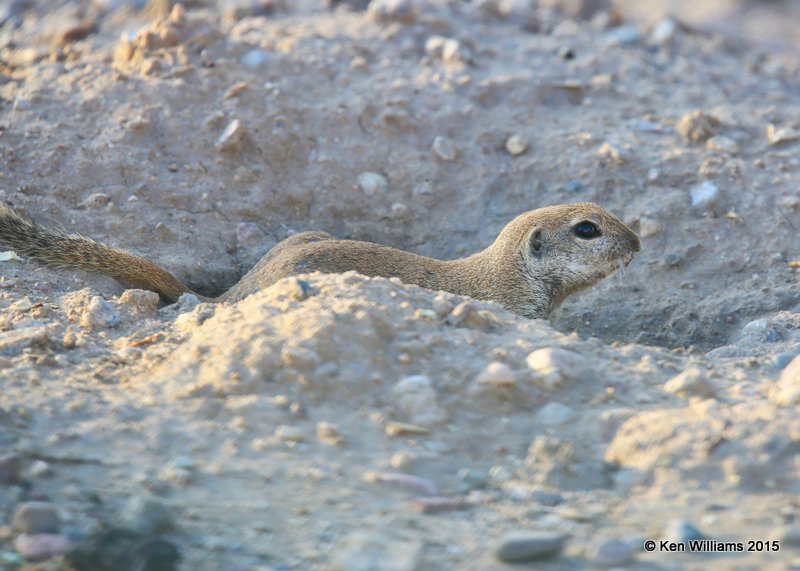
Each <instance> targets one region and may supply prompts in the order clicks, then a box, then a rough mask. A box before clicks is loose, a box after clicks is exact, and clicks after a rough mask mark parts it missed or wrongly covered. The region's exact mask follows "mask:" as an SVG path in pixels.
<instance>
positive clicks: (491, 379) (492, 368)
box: [475, 362, 517, 387]
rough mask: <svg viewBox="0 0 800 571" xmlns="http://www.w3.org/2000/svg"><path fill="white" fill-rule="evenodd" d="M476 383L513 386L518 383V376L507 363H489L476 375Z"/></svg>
mask: <svg viewBox="0 0 800 571" xmlns="http://www.w3.org/2000/svg"><path fill="white" fill-rule="evenodd" d="M475 383H477V384H479V385H490V386H493V387H513V386H514V385H516V384H517V376H516V375H515V374H514V371H512V370H511V367H509V366H508V365H506V364H505V363H498V362H494V363H489V364H488V365H487V366H486V368H485V369H484V370H483V371H481V372H480V373H478V376H477V377H475Z"/></svg>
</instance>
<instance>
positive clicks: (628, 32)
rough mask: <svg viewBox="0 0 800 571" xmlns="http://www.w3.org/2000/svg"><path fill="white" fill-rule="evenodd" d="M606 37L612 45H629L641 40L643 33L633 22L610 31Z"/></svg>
mask: <svg viewBox="0 0 800 571" xmlns="http://www.w3.org/2000/svg"><path fill="white" fill-rule="evenodd" d="M606 37H607V38H608V42H609V44H611V45H616V46H627V45H631V44H635V43H638V42H639V41H641V39H642V34H641V33H639V30H638V29H637V28H636V26H634V25H633V24H625V25H622V26H619V27H617V28H614V29H613V30H611V31H610V32H608V35H607V36H606Z"/></svg>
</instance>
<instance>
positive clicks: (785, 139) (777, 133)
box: [767, 123, 800, 145]
mask: <svg viewBox="0 0 800 571" xmlns="http://www.w3.org/2000/svg"><path fill="white" fill-rule="evenodd" d="M798 139H800V130H798V129H794V128H792V127H776V126H775V125H773V124H772V123H770V124H769V125H767V142H769V144H770V145H781V144H783V143H791V142H793V141H796V140H798Z"/></svg>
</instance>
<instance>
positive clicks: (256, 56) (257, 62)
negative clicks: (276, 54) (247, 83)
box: [239, 48, 269, 69]
mask: <svg viewBox="0 0 800 571" xmlns="http://www.w3.org/2000/svg"><path fill="white" fill-rule="evenodd" d="M268 59H269V54H268V52H267V51H266V50H263V49H261V48H256V49H252V50H249V51H247V52H245V53H244V55H243V56H242V57H241V58H240V59H239V62H240V63H241V64H242V65H243V66H244V67H246V68H248V69H256V68H257V67H260V66H261V65H263V64H265V63H266V62H267V60H268Z"/></svg>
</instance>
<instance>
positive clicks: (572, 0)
mask: <svg viewBox="0 0 800 571" xmlns="http://www.w3.org/2000/svg"><path fill="white" fill-rule="evenodd" d="M523 5H524V4H523ZM538 5H539V7H540V8H549V9H556V10H559V11H560V12H562V13H563V14H564V15H565V16H567V17H569V18H571V19H573V20H586V19H589V18H591V17H592V16H595V15H597V14H598V13H599V12H607V11H608V10H610V9H611V3H610V2H609V0H539V2H538Z"/></svg>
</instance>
